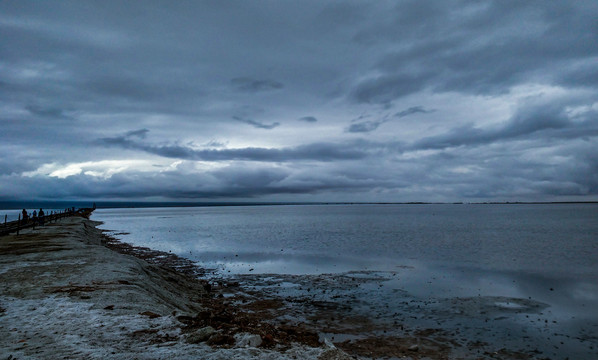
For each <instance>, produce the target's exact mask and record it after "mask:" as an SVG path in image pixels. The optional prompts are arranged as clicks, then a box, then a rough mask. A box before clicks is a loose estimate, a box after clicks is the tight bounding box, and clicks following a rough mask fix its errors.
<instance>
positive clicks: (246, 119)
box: [232, 115, 280, 130]
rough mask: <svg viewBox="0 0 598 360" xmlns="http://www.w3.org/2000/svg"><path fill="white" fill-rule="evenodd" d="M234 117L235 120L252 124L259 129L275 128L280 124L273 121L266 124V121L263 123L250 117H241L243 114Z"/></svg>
mask: <svg viewBox="0 0 598 360" xmlns="http://www.w3.org/2000/svg"><path fill="white" fill-rule="evenodd" d="M232 118H233V119H235V120H237V121H240V122H242V123H245V124H248V125H251V126H253V127H255V128H258V129H265V130H271V129H274V128H275V127H277V126H280V123H279V122H273V123H271V124H264V123H261V122H259V121H255V120H253V119H249V118H245V117H241V116H236V115H235V116H233V117H232Z"/></svg>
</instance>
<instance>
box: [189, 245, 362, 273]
mask: <svg viewBox="0 0 598 360" xmlns="http://www.w3.org/2000/svg"><path fill="white" fill-rule="evenodd" d="M183 255H184V254H183ZM190 258H191V260H194V261H197V262H199V263H208V264H217V265H219V267H222V268H224V269H225V270H226V271H227V272H230V273H234V274H247V273H249V272H254V273H263V274H265V273H280V274H296V275H298V274H321V273H340V272H346V271H350V270H351V269H353V268H355V266H358V267H362V266H366V267H367V266H368V265H372V262H371V261H367V260H363V259H358V258H354V257H337V256H328V255H314V254H296V253H288V252H285V250H284V249H278V251H272V252H267V251H265V252H247V251H238V252H229V251H207V252H198V253H194V254H191V256H190Z"/></svg>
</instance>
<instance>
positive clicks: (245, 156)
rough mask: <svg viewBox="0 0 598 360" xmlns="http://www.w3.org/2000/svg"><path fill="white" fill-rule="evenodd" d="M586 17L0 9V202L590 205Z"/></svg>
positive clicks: (255, 8)
mask: <svg viewBox="0 0 598 360" xmlns="http://www.w3.org/2000/svg"><path fill="white" fill-rule="evenodd" d="M597 18H598V2H596V1H581V0H579V1H566V0H555V1H540V0H529V1H519V0H481V1H468V0H451V1H448V0H447V1H425V0H405V1H400V2H390V1H389V2H386V1H376V2H368V1H357V2H354V1H351V2H321V1H315V0H313V1H312V0H306V1H301V2H268V3H262V2H246V1H236V0H234V1H233V2H232V3H231V2H218V1H213V2H167V1H161V0H148V1H144V2H143V3H142V4H141V3H135V2H126V3H123V2H118V1H103V2H95V1H86V0H77V1H69V0H65V1H43V2H39V1H38V2H34V1H27V0H24V1H4V2H0V32H1V33H2V35H3V36H2V39H3V41H2V46H0V114H1V115H0V154H2V155H1V156H0V184H2V189H1V190H2V191H1V194H0V196H13V197H17V198H18V197H20V198H27V197H36V196H37V197H57V198H60V197H70V198H77V197H104V198H108V197H118V198H127V197H146V196H158V195H160V194H163V196H164V197H166V198H168V197H170V198H198V197H206V198H211V197H219V198H227V197H228V198H235V197H256V198H257V197H268V196H270V199H277V196H278V195H281V196H282V195H285V194H288V195H289V197H287V198H285V199H304V198H305V199H308V200H315V201H319V200H325V199H328V197H329V198H330V199H335V200H344V201H346V200H348V201H351V200H353V199H354V198H358V199H359V200H363V201H368V200H373V201H376V200H383V201H388V200H393V201H403V200H414V201H417V200H436V199H437V200H448V201H451V200H468V199H498V200H504V199H507V200H513V199H534V200H542V199H552V196H554V197H555V198H559V197H562V198H564V199H567V196H572V197H575V196H579V197H580V198H582V199H585V198H584V197H586V198H590V199H598V180H597V178H596V177H597V176H598V175H596V174H598V160H597V158H596V155H595V154H596V151H595V149H596V148H597V141H598V129H597V127H598V125H597V124H596V122H597V119H598V116H597V114H596V111H597V110H596V109H597V108H596V106H597V105H596V104H597V103H598V70H597V67H596V65H595V64H596V59H598V46H596V44H597V43H598V23H597V22H596V19H597ZM412 104H421V105H417V106H412ZM432 112H435V113H434V114H432ZM360 114H371V115H370V117H365V116H364V117H359V115H360ZM322 119H325V121H323V120H322ZM347 119H355V120H353V121H352V122H350V123H347ZM420 120H422V121H420ZM243 124H245V125H247V126H244V125H243ZM282 125H284V126H282ZM131 129H133V130H132V131H130V130H131ZM148 129H151V132H149V130H148ZM256 129H261V130H264V131H257V130H256ZM265 130H268V131H265ZM403 130H408V131H403ZM106 134H118V135H117V136H107V135H106ZM359 137H361V138H367V141H366V140H364V139H359ZM98 138H100V139H99V140H98ZM214 139H216V140H214ZM229 142H230V143H237V144H245V145H243V147H240V148H229V145H228V144H229ZM194 144H203V145H201V146H198V145H194ZM270 144H277V145H276V147H270V146H274V145H270ZM281 144H282V145H281ZM170 159H172V160H170ZM174 160H176V161H174ZM200 161H201V162H211V163H210V164H208V165H207V166H206V168H202V167H201V166H203V165H202V164H200V163H199V162H200ZM138 162H142V163H143V164H145V165H139V164H138ZM169 162H173V163H169ZM85 163H89V164H95V165H93V166H95V167H93V166H92V167H90V169H85V166H84V165H81V164H85ZM114 163H116V164H119V165H111V164H114ZM131 163H135V164H136V165H130V167H127V166H129V165H126V164H131ZM154 163H155V164H156V165H157V166H155V167H152V166H151V164H154ZM179 163H181V164H180V165H176V164H179ZM98 164H99V165H98ZM106 164H108V165H106ZM121 164H125V165H122V168H121V167H120V166H121ZM69 166H70V167H71V168H69ZM177 166H178V167H177ZM194 166H196V167H197V168H195V167H194ZM78 167H83V168H84V169H82V171H81V173H79V174H78V175H71V176H68V177H66V178H64V179H61V178H57V177H55V176H54V175H56V174H65V173H69V172H68V171H65V169H67V170H69V169H72V168H75V169H78ZM185 167H187V168H185ZM223 167H224V168H223ZM216 168H217V169H218V170H214V169H216ZM123 169H124V170H123ZM142 169H145V170H143V171H142ZM206 169H207V170H206ZM87 170H88V171H87ZM146 170H147V171H146ZM94 173H95V174H100V175H98V176H95V175H92V174H94ZM52 174H54V175H52ZM61 176H62V175H61ZM310 194H315V195H317V196H314V197H302V196H307V195H310ZM294 196H296V197H294ZM359 196H361V197H359Z"/></svg>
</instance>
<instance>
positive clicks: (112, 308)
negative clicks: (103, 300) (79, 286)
mask: <svg viewBox="0 0 598 360" xmlns="http://www.w3.org/2000/svg"><path fill="white" fill-rule="evenodd" d="M104 310H114V305H108V306H106V307H105V308H104Z"/></svg>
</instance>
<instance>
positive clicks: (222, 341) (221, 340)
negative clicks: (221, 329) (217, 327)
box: [206, 334, 235, 345]
mask: <svg viewBox="0 0 598 360" xmlns="http://www.w3.org/2000/svg"><path fill="white" fill-rule="evenodd" d="M206 344H208V345H234V344H235V338H234V337H232V336H230V335H224V334H214V335H212V336H211V337H210V339H209V340H208V341H207V342H206Z"/></svg>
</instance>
